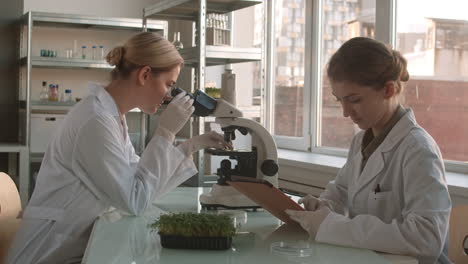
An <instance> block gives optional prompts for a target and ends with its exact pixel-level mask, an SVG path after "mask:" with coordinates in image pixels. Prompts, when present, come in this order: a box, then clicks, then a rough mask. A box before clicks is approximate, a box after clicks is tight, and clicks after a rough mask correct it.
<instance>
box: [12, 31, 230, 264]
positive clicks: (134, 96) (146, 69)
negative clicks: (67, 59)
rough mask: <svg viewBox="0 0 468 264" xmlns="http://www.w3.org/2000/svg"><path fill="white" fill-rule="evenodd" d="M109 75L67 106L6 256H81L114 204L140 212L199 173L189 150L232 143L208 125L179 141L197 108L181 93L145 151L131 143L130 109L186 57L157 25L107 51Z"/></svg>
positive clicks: (62, 259)
mask: <svg viewBox="0 0 468 264" xmlns="http://www.w3.org/2000/svg"><path fill="white" fill-rule="evenodd" d="M107 61H108V62H109V64H111V65H114V66H115V68H114V69H113V70H112V73H111V76H112V80H111V82H110V83H109V84H108V85H106V86H101V85H92V87H90V88H91V93H90V95H89V96H88V97H86V98H84V99H83V100H82V101H81V102H80V103H78V104H77V105H76V106H75V107H73V109H72V110H71V111H70V112H69V113H68V115H67V117H66V118H65V119H64V121H63V122H62V123H61V125H60V127H59V128H58V130H57V132H56V134H55V135H54V136H53V138H52V140H51V142H50V143H49V145H48V147H47V151H46V153H45V156H44V159H43V162H42V164H41V168H40V170H39V174H38V176H37V183H36V186H35V189H34V192H33V194H32V197H31V200H30V202H29V204H28V206H27V207H26V209H25V211H24V214H23V221H22V224H21V227H20V230H19V232H18V233H17V235H16V238H15V241H14V243H13V246H12V248H11V250H10V254H9V258H8V263H18V264H20V263H21V264H23V263H35V264H41V263H47V264H52V263H80V262H81V257H82V255H83V253H84V250H85V248H86V244H87V242H88V239H89V236H90V233H91V229H92V226H93V223H94V221H95V220H96V218H97V217H98V216H99V215H100V214H102V213H104V212H105V211H107V210H109V209H110V208H112V207H114V208H117V209H119V210H121V211H124V212H125V213H128V214H131V215H140V214H142V213H143V212H144V211H145V209H146V208H147V207H148V206H150V205H151V203H152V202H153V201H154V200H155V199H157V198H158V197H160V196H161V195H162V194H164V193H166V192H167V191H169V190H171V189H173V188H175V187H176V186H178V185H179V184H180V183H182V182H184V181H185V180H187V179H188V178H189V177H191V176H193V175H194V174H195V173H196V169H195V166H194V164H193V161H192V159H191V154H192V152H195V151H198V150H200V149H202V148H206V147H220V148H224V147H229V145H228V144H227V143H226V142H224V140H223V137H222V136H221V135H219V134H215V133H210V134H204V135H201V136H198V137H194V138H191V139H189V140H187V141H185V142H184V143H182V144H179V145H178V146H175V145H174V137H175V134H176V133H177V132H178V131H179V130H180V129H181V128H182V126H183V125H184V124H185V123H186V122H187V120H188V119H189V118H190V115H191V114H192V112H193V111H194V109H193V106H192V105H193V100H192V99H190V98H189V96H186V94H185V93H180V94H178V95H177V96H176V97H174V98H173V100H172V101H171V103H170V104H169V105H168V107H167V109H166V110H164V111H163V113H162V114H161V116H160V118H159V122H158V127H157V129H156V131H155V133H154V135H153V136H152V139H151V140H150V142H149V143H148V146H147V147H146V149H145V150H144V152H143V153H142V155H141V157H139V156H137V155H136V154H135V151H134V148H133V146H132V144H131V143H130V139H129V136H128V131H127V130H128V128H127V124H126V120H125V114H126V113H127V112H128V111H130V110H131V109H133V108H139V109H141V110H142V111H143V112H145V113H148V114H152V113H155V112H156V110H157V109H158V108H159V107H160V106H161V103H162V102H163V100H164V99H165V97H166V94H168V91H170V89H171V87H173V85H174V84H175V83H176V80H177V77H178V75H179V72H180V69H181V67H182V65H183V59H182V58H181V56H180V55H179V53H178V52H177V50H176V49H175V47H174V46H173V45H172V44H171V43H170V42H168V41H167V40H166V39H164V38H163V37H161V36H159V35H157V34H155V33H149V32H145V33H140V34H137V35H135V36H133V37H132V38H130V39H129V40H128V41H127V42H126V43H125V45H123V46H119V47H116V48H114V49H113V50H111V51H110V52H109V54H108V55H107Z"/></svg>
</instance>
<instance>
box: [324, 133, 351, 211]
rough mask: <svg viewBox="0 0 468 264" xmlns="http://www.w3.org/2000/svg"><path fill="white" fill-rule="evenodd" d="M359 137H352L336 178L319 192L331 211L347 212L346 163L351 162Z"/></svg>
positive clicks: (347, 176)
mask: <svg viewBox="0 0 468 264" xmlns="http://www.w3.org/2000/svg"><path fill="white" fill-rule="evenodd" d="M358 138H359V137H357V136H356V137H354V138H353V141H352V142H351V147H350V151H349V154H348V158H347V160H346V163H345V165H344V166H343V167H342V168H341V169H340V170H339V172H338V174H337V176H336V178H335V179H334V180H333V181H331V182H329V183H328V184H327V186H325V190H324V191H323V192H322V193H321V194H320V199H321V200H326V201H329V202H330V203H331V205H332V207H333V208H330V209H332V211H334V212H336V213H338V214H342V215H346V214H347V211H348V209H347V204H348V178H349V175H346V172H347V171H349V170H348V169H347V167H348V166H349V165H348V163H349V162H351V161H350V160H351V158H352V155H353V151H354V150H355V149H356V148H355V144H356V141H358Z"/></svg>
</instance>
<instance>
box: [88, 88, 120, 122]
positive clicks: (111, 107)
mask: <svg viewBox="0 0 468 264" xmlns="http://www.w3.org/2000/svg"><path fill="white" fill-rule="evenodd" d="M89 91H90V92H91V94H92V95H94V96H96V98H97V99H98V100H99V102H101V104H102V106H103V108H104V109H106V110H108V111H109V112H110V113H111V114H112V115H113V116H115V117H117V118H120V113H119V109H118V108H117V104H116V103H115V101H114V98H112V96H111V95H110V94H109V93H108V92H107V91H106V89H104V86H102V85H101V84H98V83H89Z"/></svg>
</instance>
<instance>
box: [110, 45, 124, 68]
mask: <svg viewBox="0 0 468 264" xmlns="http://www.w3.org/2000/svg"><path fill="white" fill-rule="evenodd" d="M124 52H125V48H124V47H123V46H117V47H115V48H113V49H112V50H111V51H109V53H107V56H106V61H107V62H108V63H109V64H110V65H111V66H118V65H120V62H121V61H122V58H123V56H124Z"/></svg>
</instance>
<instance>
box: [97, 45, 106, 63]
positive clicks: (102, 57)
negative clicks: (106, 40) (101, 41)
mask: <svg viewBox="0 0 468 264" xmlns="http://www.w3.org/2000/svg"><path fill="white" fill-rule="evenodd" d="M99 49H100V50H101V58H100V59H101V60H104V59H106V55H105V54H104V46H103V45H100V46H99Z"/></svg>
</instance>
